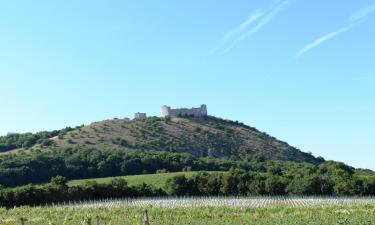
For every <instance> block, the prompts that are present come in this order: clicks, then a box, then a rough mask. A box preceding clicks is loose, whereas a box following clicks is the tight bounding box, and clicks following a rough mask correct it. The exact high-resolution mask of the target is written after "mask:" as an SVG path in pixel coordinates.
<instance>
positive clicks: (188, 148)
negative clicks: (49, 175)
mask: <svg viewBox="0 0 375 225" xmlns="http://www.w3.org/2000/svg"><path fill="white" fill-rule="evenodd" d="M35 136H37V137H35ZM3 138H4V137H3ZM22 138H23V139H26V141H25V142H26V143H27V145H24V144H23V143H24V142H21V143H18V145H16V144H14V145H13V148H8V149H6V148H4V149H6V150H7V151H11V152H17V151H35V150H38V149H40V150H48V149H53V148H85V149H87V148H90V149H121V150H124V151H128V150H135V151H149V150H152V151H167V152H175V153H190V154H192V155H194V156H196V157H213V158H227V159H232V160H237V159H246V158H248V157H252V156H254V155H259V156H262V157H263V158H264V159H267V160H282V161H294V162H309V163H319V162H322V161H323V160H322V159H321V158H315V157H313V156H312V155H311V154H308V153H304V152H302V151H300V150H299V149H297V148H295V147H292V146H290V145H289V144H288V143H286V142H283V141H280V140H278V139H276V138H275V137H272V136H270V135H268V134H266V133H264V132H261V131H259V130H257V129H256V128H254V127H250V126H247V125H244V124H243V123H240V122H237V121H236V122H235V121H230V120H224V119H220V118H216V117H212V116H205V117H188V116H186V117H172V118H159V117H148V118H143V119H134V120H129V119H113V120H105V121H100V122H95V123H92V124H90V125H87V126H79V127H76V128H67V129H63V130H61V131H53V132H44V133H43V132H42V133H38V134H36V135H34V136H32V135H31V134H29V139H31V140H32V141H30V140H29V139H27V138H25V137H22ZM22 138H18V140H19V139H22ZM3 142H4V141H3ZM30 143H31V144H30ZM3 147H4V144H3ZM0 149H1V139H0ZM3 151H4V150H3Z"/></svg>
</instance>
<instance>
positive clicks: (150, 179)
mask: <svg viewBox="0 0 375 225" xmlns="http://www.w3.org/2000/svg"><path fill="white" fill-rule="evenodd" d="M197 173H198V172H174V173H157V174H143V175H132V176H122V177H105V178H95V179H82V180H72V181H69V183H68V185H69V186H77V185H81V184H83V183H84V182H86V181H96V182H98V183H110V182H111V180H113V179H114V178H125V179H126V180H127V181H128V184H129V185H130V186H133V185H137V184H141V183H146V184H149V185H152V186H154V187H156V188H162V187H163V186H164V184H165V183H166V181H167V180H168V179H169V178H172V177H175V176H178V175H185V176H186V177H190V176H193V175H195V174H197Z"/></svg>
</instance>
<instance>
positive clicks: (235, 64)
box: [0, 0, 375, 170]
mask: <svg viewBox="0 0 375 225" xmlns="http://www.w3.org/2000/svg"><path fill="white" fill-rule="evenodd" d="M374 27H375V0H371V1H370V0H356V1H338V0H334V1H326V0H314V1H306V0H254V1H248V0H237V1H235V2H233V1H217V0H190V1H172V0H170V1H167V0H155V1H146V0H133V1H125V0H124V1H123V0H118V1H114V0H108V1H97V0H80V1H76V0H56V1H49V0H45V1H42V0H35V1H26V0H25V1H20V0H13V1H2V2H1V3H0V135H5V134H7V133H8V132H37V131H43V130H55V129H61V128H64V127H66V126H77V125H81V124H90V123H91V122H94V121H100V120H104V119H111V118H114V117H118V118H124V117H130V118H131V117H133V114H134V113H135V112H138V111H139V112H146V113H147V114H148V115H155V116H158V115H160V107H161V106H162V105H164V104H166V105H170V106H171V107H172V108H177V107H193V106H199V105H200V104H203V103H205V104H207V107H208V112H209V114H211V115H214V116H217V117H221V118H225V119H231V120H238V121H241V122H244V123H246V124H248V125H250V126H253V127H256V128H258V129H259V130H261V131H265V132H267V133H269V134H271V135H272V136H275V137H277V138H278V139H281V140H283V141H286V142H288V143H289V144H291V145H292V146H295V147H297V148H299V149H301V150H303V151H305V152H312V153H313V155H315V156H322V157H324V158H325V159H327V160H337V161H342V162H345V163H347V164H349V165H351V166H354V167H359V168H370V169H373V170H375V138H374V134H375V117H374V115H375V104H374V103H375V102H374V99H375V63H374V58H375V43H374V40H375V29H374Z"/></svg>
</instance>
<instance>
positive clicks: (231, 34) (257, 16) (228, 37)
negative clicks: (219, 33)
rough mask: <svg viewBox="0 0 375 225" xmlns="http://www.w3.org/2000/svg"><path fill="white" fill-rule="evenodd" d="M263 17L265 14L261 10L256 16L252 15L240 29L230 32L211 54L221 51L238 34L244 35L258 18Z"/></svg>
mask: <svg viewBox="0 0 375 225" xmlns="http://www.w3.org/2000/svg"><path fill="white" fill-rule="evenodd" d="M261 16H263V12H261V11H260V10H258V11H256V12H255V13H254V14H252V15H250V16H249V18H248V19H247V20H245V21H244V22H243V23H241V24H240V25H239V26H238V27H236V28H234V29H233V30H231V31H229V32H228V33H226V34H225V35H224V37H223V38H222V39H221V41H220V43H219V44H218V45H217V46H216V47H215V48H214V49H213V50H212V51H211V53H214V52H216V51H218V50H219V49H221V48H222V47H223V46H224V45H225V44H226V43H227V41H228V40H230V39H231V38H233V37H235V36H237V35H238V34H241V33H243V32H244V31H245V30H246V29H248V27H249V26H250V25H251V24H252V23H254V22H255V21H256V20H257V19H258V18H260V17H261Z"/></svg>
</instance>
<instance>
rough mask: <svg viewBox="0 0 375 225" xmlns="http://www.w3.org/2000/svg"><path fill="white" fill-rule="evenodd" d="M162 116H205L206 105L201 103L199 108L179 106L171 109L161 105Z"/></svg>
mask: <svg viewBox="0 0 375 225" xmlns="http://www.w3.org/2000/svg"><path fill="white" fill-rule="evenodd" d="M161 115H162V117H177V116H194V117H204V116H207V106H206V105H204V104H203V105H201V107H199V108H191V109H187V108H180V109H171V107H169V106H166V105H164V106H162V107H161Z"/></svg>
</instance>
